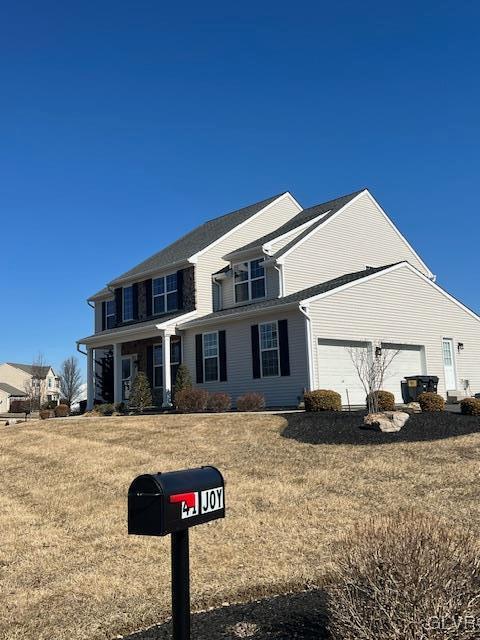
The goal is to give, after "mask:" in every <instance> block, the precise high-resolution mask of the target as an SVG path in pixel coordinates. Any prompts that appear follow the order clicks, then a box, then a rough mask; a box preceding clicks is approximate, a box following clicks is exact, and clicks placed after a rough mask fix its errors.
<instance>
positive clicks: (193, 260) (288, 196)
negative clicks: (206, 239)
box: [188, 191, 302, 264]
mask: <svg viewBox="0 0 480 640" xmlns="http://www.w3.org/2000/svg"><path fill="white" fill-rule="evenodd" d="M285 199H290V200H291V201H292V202H293V204H295V205H296V206H297V207H298V211H299V212H300V211H302V207H301V206H300V205H299V204H298V202H297V201H296V200H295V198H294V197H293V196H292V194H291V193H290V192H289V191H286V192H285V193H283V194H282V195H281V196H279V197H278V198H276V199H275V200H274V201H273V202H270V204H267V205H266V206H265V207H263V209H260V211H257V213H255V214H254V215H253V216H250V218H247V219H246V220H244V221H243V222H241V223H240V224H237V226H236V227H233V229H230V231H227V233H225V234H224V235H223V236H221V237H220V238H217V239H216V240H215V241H214V242H212V243H211V244H209V245H208V246H207V247H204V248H203V249H201V250H200V251H197V253H194V254H193V255H191V256H190V257H189V258H188V261H189V262H191V263H192V264H195V263H196V262H197V260H198V258H199V257H200V256H202V255H203V254H204V253H206V252H207V251H209V250H210V249H213V247H215V246H216V245H217V244H219V243H220V242H222V241H223V240H225V239H226V238H228V237H229V236H231V235H232V233H235V231H238V229H241V228H242V227H244V226H245V225H247V224H249V223H250V222H251V221H252V220H255V219H256V218H258V217H259V216H260V215H261V214H262V213H265V211H268V209H270V208H271V207H273V206H274V205H276V204H278V203H279V202H281V201H282V200H285ZM232 253H233V252H232Z"/></svg>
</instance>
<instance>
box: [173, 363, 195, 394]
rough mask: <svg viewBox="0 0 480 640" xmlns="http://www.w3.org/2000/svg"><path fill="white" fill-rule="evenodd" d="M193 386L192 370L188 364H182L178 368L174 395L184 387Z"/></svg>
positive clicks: (189, 387)
mask: <svg viewBox="0 0 480 640" xmlns="http://www.w3.org/2000/svg"><path fill="white" fill-rule="evenodd" d="M191 388H192V378H191V376H190V371H189V369H188V367H187V365H186V364H180V365H179V366H178V369H177V376H176V378H175V385H174V387H173V395H175V394H176V393H178V392H179V391H183V390H184V389H191Z"/></svg>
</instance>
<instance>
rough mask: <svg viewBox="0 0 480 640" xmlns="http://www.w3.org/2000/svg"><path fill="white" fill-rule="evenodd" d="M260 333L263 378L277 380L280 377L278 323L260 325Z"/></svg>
mask: <svg viewBox="0 0 480 640" xmlns="http://www.w3.org/2000/svg"><path fill="white" fill-rule="evenodd" d="M259 331H260V364H261V368H262V378H275V377H277V376H279V375H280V353H279V346H278V323H277V322H276V321H275V322H264V323H263V324H261V325H259Z"/></svg>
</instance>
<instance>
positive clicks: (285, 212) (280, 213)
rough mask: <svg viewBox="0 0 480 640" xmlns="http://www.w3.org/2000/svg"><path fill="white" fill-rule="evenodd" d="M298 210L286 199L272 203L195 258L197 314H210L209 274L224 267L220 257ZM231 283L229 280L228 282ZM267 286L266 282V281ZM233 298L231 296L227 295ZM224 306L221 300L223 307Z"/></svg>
mask: <svg viewBox="0 0 480 640" xmlns="http://www.w3.org/2000/svg"><path fill="white" fill-rule="evenodd" d="M299 211H301V209H300V208H299V206H298V205H297V204H296V203H295V202H294V200H292V199H291V197H290V196H285V197H283V198H282V199H281V200H280V201H278V202H274V203H273V204H272V205H271V206H270V207H269V208H268V209H266V210H265V211H262V212H261V213H259V214H258V215H257V216H256V217H254V218H253V219H250V220H248V222H247V223H246V224H244V225H243V226H241V227H240V228H239V229H237V230H235V231H234V232H233V233H231V234H230V235H229V236H228V237H227V238H225V239H224V240H221V241H220V242H219V243H218V244H216V245H215V246H214V247H212V248H211V249H208V250H207V251H206V252H205V253H203V254H202V255H201V256H200V257H199V258H198V263H197V265H196V268H195V284H196V290H197V309H198V311H199V312H201V313H211V312H212V310H213V308H212V305H213V301H212V273H215V272H216V271H219V270H220V269H222V268H223V267H225V266H227V264H228V263H227V262H226V261H225V260H223V256H225V255H227V254H228V253H230V252H232V251H234V250H235V249H239V248H240V247H242V246H244V245H246V244H248V243H249V242H252V241H253V240H256V239H257V238H260V237H262V236H264V235H266V234H268V233H270V232H271V231H274V230H275V229H278V228H279V227H281V226H282V225H283V224H285V222H287V221H288V220H290V219H291V218H293V216H295V215H297V213H299ZM230 284H231V280H230ZM267 287H268V282H267ZM230 295H233V294H230ZM223 306H224V308H225V307H226V304H225V301H224V304H223Z"/></svg>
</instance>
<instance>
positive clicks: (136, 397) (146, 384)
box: [128, 371, 153, 413]
mask: <svg viewBox="0 0 480 640" xmlns="http://www.w3.org/2000/svg"><path fill="white" fill-rule="evenodd" d="M152 404H153V400H152V389H151V387H150V381H149V380H148V378H147V376H146V374H145V373H143V371H139V372H138V373H137V375H136V376H135V379H134V381H133V383H132V389H131V391H130V397H129V399H128V405H129V407H132V408H134V409H137V410H138V411H139V412H140V413H143V412H144V411H145V408H146V407H150V406H151V405H152Z"/></svg>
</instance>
